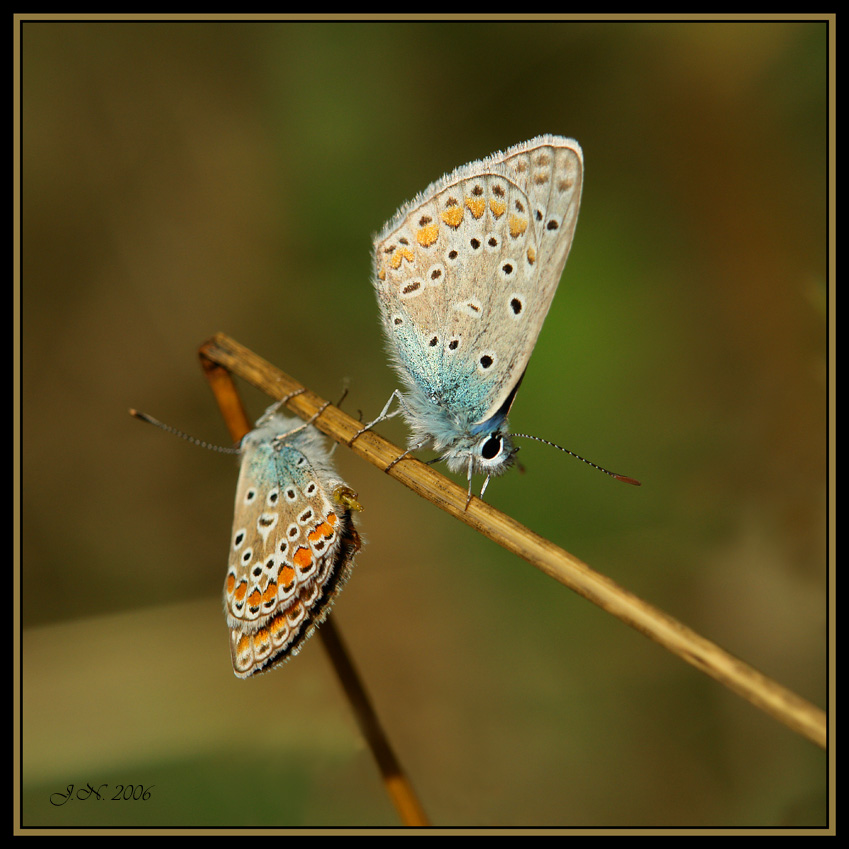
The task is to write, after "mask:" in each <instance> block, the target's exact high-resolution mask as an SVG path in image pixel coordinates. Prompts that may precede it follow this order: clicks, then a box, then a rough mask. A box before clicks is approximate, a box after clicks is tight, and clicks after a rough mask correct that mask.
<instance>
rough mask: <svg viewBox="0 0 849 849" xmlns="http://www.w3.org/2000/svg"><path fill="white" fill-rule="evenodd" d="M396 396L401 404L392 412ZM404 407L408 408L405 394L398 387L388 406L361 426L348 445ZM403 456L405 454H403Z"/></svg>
mask: <svg viewBox="0 0 849 849" xmlns="http://www.w3.org/2000/svg"><path fill="white" fill-rule="evenodd" d="M396 398H397V399H398V403H399V405H400V406H399V407H398V409H397V410H395V411H394V412H393V413H390V412H389V408H390V407H391V406H392V402H393V401H394V400H395V399H396ZM402 407H403V409H405V410H406V409H407V405H406V404H405V403H404V396H403V395H402V394H401V393H400V392H399V391H398V390H397V389H396V390H394V391H393V393H392V394H391V395H390V396H389V400H388V401H387V402H386V406H385V407H384V408H383V409H382V410H381V411H380V415H379V416H378V417H377V418H376V419H375V420H374V421H371V422H369V423H368V424H367V425H365V426H364V427H361V428H360V429H359V430H358V431H357V432H356V433H355V434H354V435H353V436H352V437H351V439H350V440H348V445H349V446H351V445H353V444H354V442H356V440H357V439H358V438H359V437H360V436H362V434H364V433H365V432H366V431H367V430H371V429H372V428H373V427H374V426H375V425H376V424H379V423H380V422H382V421H385V420H386V419H391V418H393V417H394V416H397V415H398V413H400V412H401V408H402ZM410 450H412V449H410ZM401 456H404V455H403V454H402V455H401ZM400 459H401V457H399V458H398V460H400ZM398 460H396V461H395V462H396V463H397V462H398ZM393 465H394V464H393ZM389 468H392V467H391V466H390V467H389Z"/></svg>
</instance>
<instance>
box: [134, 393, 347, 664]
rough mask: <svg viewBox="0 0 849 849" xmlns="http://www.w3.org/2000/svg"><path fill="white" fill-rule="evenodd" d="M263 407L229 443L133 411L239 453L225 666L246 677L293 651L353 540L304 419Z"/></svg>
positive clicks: (333, 586) (321, 610) (338, 576)
mask: <svg viewBox="0 0 849 849" xmlns="http://www.w3.org/2000/svg"><path fill="white" fill-rule="evenodd" d="M279 406H280V404H275V405H273V406H272V407H270V408H269V410H268V411H267V412H266V414H265V415H264V416H263V417H262V418H260V419H259V421H257V424H256V428H255V429H254V430H252V431H250V433H248V434H247V435H246V436H245V437H244V439H243V440H242V443H241V445H240V447H239V448H238V449H220V448H216V446H210V445H207V444H206V443H202V442H200V441H199V440H195V439H193V438H192V437H186V435H185V434H183V433H182V432H180V431H177V430H175V429H174V428H172V427H169V426H168V425H164V424H162V423H161V422H158V421H157V420H156V419H153V418H151V417H150V416H147V415H145V414H143V413H138V412H137V411H135V410H131V411H130V412H131V413H132V414H133V415H134V416H136V417H137V418H141V419H143V420H144V421H148V422H150V423H151V424H155V425H157V426H158V427H161V428H163V429H165V430H168V431H171V432H174V433H177V434H178V435H180V436H183V437H185V438H187V439H189V440H190V441H193V442H196V443H198V444H201V445H203V446H205V447H210V448H216V450H219V451H224V452H226V453H230V452H232V451H236V452H238V454H239V455H240V457H241V467H240V471H239V482H238V484H237V487H236V505H235V511H234V517H233V532H232V534H231V537H230V555H229V561H228V566H227V578H226V580H225V583H224V611H225V614H226V617H227V627H228V628H229V631H230V657H231V659H232V661H233V672H234V673H235V674H236V675H237V676H238V677H239V678H249V677H250V676H252V675H255V674H257V673H260V672H267V671H268V670H269V669H272V668H273V667H275V666H277V665H279V664H281V663H284V662H285V661H287V660H288V659H289V658H290V657H293V656H294V655H296V654H297V653H298V652H299V651H300V650H301V648H302V647H303V645H304V643H305V642H306V641H307V640H308V639H309V638H310V637H311V636H312V634H313V633H314V632H315V629H316V627H317V626H319V625H320V624H321V623H322V622H324V620H325V619H326V618H327V615H328V613H329V612H330V608H331V606H332V604H333V601H334V600H335V598H336V596H337V595H338V594H339V592H340V590H341V589H342V587H343V586H344V584H345V582H346V581H347V580H348V578H349V576H350V574H351V570H352V568H353V565H354V557H355V556H356V554H357V552H358V551H359V549H360V537H359V534H358V533H357V530H356V528H355V526H354V522H353V519H352V517H351V513H352V512H355V511H359V510H362V507H361V506H360V505H359V503H358V502H357V494H356V493H355V492H354V491H353V490H352V489H351V488H350V487H349V486H348V485H347V484H346V483H345V482H344V481H343V480H341V479H340V478H339V476H338V474H337V472H336V470H335V467H334V465H333V462H332V460H331V458H330V452H329V451H328V450H327V448H326V447H325V443H324V437H323V436H322V434H321V433H320V432H319V431H318V430H317V429H316V428H315V427H313V426H312V425H311V424H309V423H307V424H304V423H303V422H301V421H299V420H298V419H293V418H289V417H288V416H284V415H282V414H281V413H279V412H277V411H276V410H277V409H278V407H279Z"/></svg>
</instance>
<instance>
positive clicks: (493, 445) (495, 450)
mask: <svg viewBox="0 0 849 849" xmlns="http://www.w3.org/2000/svg"><path fill="white" fill-rule="evenodd" d="M500 453H501V434H500V433H493V434H492V436H490V437H489V439H487V441H486V442H484V444H483V445H482V446H481V457H483V458H484V460H493V459H495V458H496V457H497V456H498V455H499V454H500Z"/></svg>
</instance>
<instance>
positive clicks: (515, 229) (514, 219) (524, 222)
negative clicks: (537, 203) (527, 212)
mask: <svg viewBox="0 0 849 849" xmlns="http://www.w3.org/2000/svg"><path fill="white" fill-rule="evenodd" d="M508 227H509V228H510V235H511V236H512V237H513V238H514V239H515V238H516V237H517V236H521V235H522V233H524V232H525V230H527V229H528V219H527V218H519V216H518V215H511V216H510V220H509V221H508Z"/></svg>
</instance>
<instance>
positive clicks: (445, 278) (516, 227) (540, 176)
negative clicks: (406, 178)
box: [374, 136, 583, 423]
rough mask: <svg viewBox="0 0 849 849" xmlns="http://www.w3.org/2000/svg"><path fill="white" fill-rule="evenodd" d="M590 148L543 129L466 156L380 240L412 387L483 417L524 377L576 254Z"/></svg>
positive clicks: (385, 283) (388, 315)
mask: <svg viewBox="0 0 849 849" xmlns="http://www.w3.org/2000/svg"><path fill="white" fill-rule="evenodd" d="M582 177H583V156H582V153H581V148H580V146H579V145H578V143H577V142H575V141H573V140H571V139H565V138H561V137H558V136H540V137H538V138H536V139H533V140H531V141H529V142H525V143H523V144H520V145H517V146H515V147H513V148H510V149H509V150H508V151H506V152H505V153H502V154H495V155H493V156H491V157H488V158H487V159H483V160H480V161H478V162H473V163H470V164H469V165H465V166H463V167H461V168H459V169H457V170H456V171H454V172H453V173H452V174H449V175H447V176H446V177H443V178H442V179H441V180H439V181H437V182H436V183H434V184H433V185H431V186H430V187H429V188H428V189H427V190H425V191H424V192H423V193H422V194H420V195H419V196H418V197H417V198H416V199H415V200H414V201H412V203H410V204H408V205H407V206H405V207H403V208H402V209H401V210H400V211H399V212H398V214H397V215H396V216H395V218H393V219H392V221H391V222H389V224H388V225H387V226H386V228H385V229H384V230H383V232H382V233H381V234H380V235H379V236H378V237H377V239H376V241H375V253H374V275H375V277H374V284H375V289H376V292H377V297H378V302H379V304H380V309H381V317H382V321H383V325H384V330H385V332H386V335H387V337H388V339H389V340H390V349H391V351H392V354H393V357H394V360H395V364H396V367H397V368H398V371H399V373H400V375H401V377H402V379H403V380H404V382H405V383H406V384H407V386H408V387H410V388H411V389H413V390H414V391H417V392H419V393H421V394H422V395H423V396H424V397H427V398H429V399H430V400H432V401H435V402H436V403H437V404H440V405H442V406H444V407H446V408H448V409H450V410H457V411H461V410H462V411H464V413H465V414H466V415H467V416H468V418H469V420H470V421H471V422H472V423H480V422H484V421H486V420H487V419H489V418H490V417H491V416H493V415H494V414H495V413H496V412H497V411H498V410H499V409H500V408H501V407H502V405H503V404H504V403H505V402H506V401H507V399H508V397H509V396H510V393H511V392H512V391H513V389H514V388H515V387H516V385H517V383H518V381H519V380H520V379H521V377H522V375H523V374H524V371H525V368H526V366H527V364H528V359H529V358H530V355H531V352H532V351H533V348H534V345H535V344H536V340H537V337H538V335H539V332H540V329H541V327H542V324H543V321H544V320H545V316H546V315H547V313H548V309H549V307H550V305H551V301H552V299H553V297H554V293H555V291H556V290H557V284H558V282H559V280H560V275H561V273H562V271H563V266H564V265H565V263H566V258H567V256H568V254H569V248H570V247H571V244H572V236H573V234H574V231H575V224H576V222H577V217H578V208H579V205H580V197H581V186H582Z"/></svg>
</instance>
